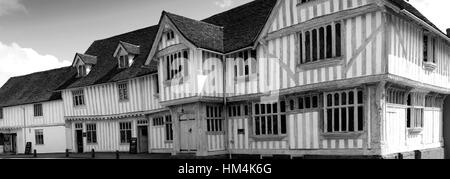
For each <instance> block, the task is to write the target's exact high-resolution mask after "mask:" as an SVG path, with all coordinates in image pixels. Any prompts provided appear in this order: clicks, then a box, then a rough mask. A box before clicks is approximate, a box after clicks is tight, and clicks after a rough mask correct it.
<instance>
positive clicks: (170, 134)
mask: <svg viewBox="0 0 450 179" xmlns="http://www.w3.org/2000/svg"><path fill="white" fill-rule="evenodd" d="M165 118H166V123H165V126H166V141H173V128H172V127H173V124H172V116H171V115H167V116H166V117H165Z"/></svg>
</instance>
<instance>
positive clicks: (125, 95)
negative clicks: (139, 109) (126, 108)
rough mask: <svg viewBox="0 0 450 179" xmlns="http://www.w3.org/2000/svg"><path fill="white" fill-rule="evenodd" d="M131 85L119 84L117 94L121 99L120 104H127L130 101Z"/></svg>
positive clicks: (126, 83)
mask: <svg viewBox="0 0 450 179" xmlns="http://www.w3.org/2000/svg"><path fill="white" fill-rule="evenodd" d="M129 86H130V85H129V84H128V81H127V82H121V83H117V93H118V95H119V96H118V97H119V102H127V101H129V100H130V90H129Z"/></svg>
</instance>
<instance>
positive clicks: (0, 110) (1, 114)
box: [0, 107, 3, 119]
mask: <svg viewBox="0 0 450 179" xmlns="http://www.w3.org/2000/svg"><path fill="white" fill-rule="evenodd" d="M0 119H3V108H1V107H0Z"/></svg>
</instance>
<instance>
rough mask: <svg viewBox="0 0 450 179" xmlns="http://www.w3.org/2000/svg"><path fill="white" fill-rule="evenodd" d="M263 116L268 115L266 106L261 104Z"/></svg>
mask: <svg viewBox="0 0 450 179" xmlns="http://www.w3.org/2000/svg"><path fill="white" fill-rule="evenodd" d="M260 106H261V114H266V105H264V104H261V105H260Z"/></svg>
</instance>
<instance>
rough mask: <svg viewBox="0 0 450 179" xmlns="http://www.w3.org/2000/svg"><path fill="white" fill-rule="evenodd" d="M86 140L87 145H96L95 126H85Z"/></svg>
mask: <svg viewBox="0 0 450 179" xmlns="http://www.w3.org/2000/svg"><path fill="white" fill-rule="evenodd" d="M86 133H87V135H86V140H87V143H88V144H95V143H97V124H86Z"/></svg>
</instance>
